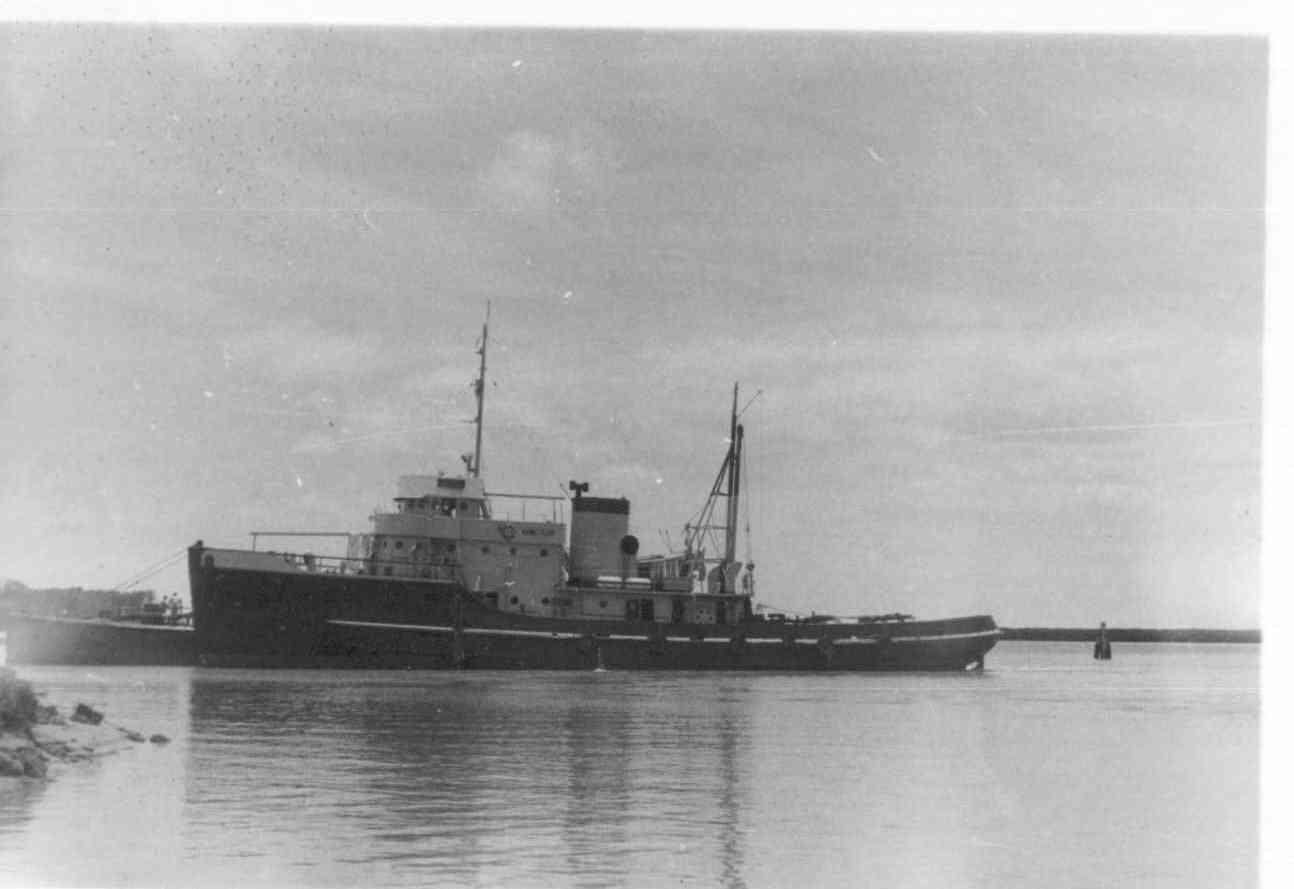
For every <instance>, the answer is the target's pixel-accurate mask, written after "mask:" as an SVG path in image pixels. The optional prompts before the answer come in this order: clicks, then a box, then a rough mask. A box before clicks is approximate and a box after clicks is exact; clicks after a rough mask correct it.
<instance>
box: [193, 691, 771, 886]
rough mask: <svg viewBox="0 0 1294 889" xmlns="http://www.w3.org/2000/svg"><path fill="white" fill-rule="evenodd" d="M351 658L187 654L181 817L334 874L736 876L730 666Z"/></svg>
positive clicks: (288, 876)
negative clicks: (436, 668)
mask: <svg viewBox="0 0 1294 889" xmlns="http://www.w3.org/2000/svg"><path fill="white" fill-rule="evenodd" d="M356 675H357V674H353V673H348V674H345V681H343V680H342V679H341V678H339V677H338V674H335V673H332V674H330V673H301V674H297V673H282V672H275V673H268V674H267V673H258V674H250V675H249V674H246V673H240V674H233V675H231V674H226V673H224V672H223V671H221V672H198V673H195V674H194V678H193V690H192V695H191V704H190V706H191V710H190V712H191V729H190V731H191V741H190V744H189V762H188V766H187V769H186V774H187V781H188V786H187V793H186V812H187V820H188V822H189V824H188V829H190V830H192V831H195V832H196V833H199V834H200V833H202V832H204V831H208V832H213V833H214V834H215V835H217V836H221V837H222V842H221V845H222V847H227V851H223V852H217V853H216V854H217V855H219V854H225V855H228V856H230V857H231V858H232V856H234V855H235V854H237V855H239V856H242V858H244V859H245V858H246V857H248V856H261V857H264V858H267V859H269V858H281V859H283V860H284V861H285V862H290V861H292V860H295V861H297V862H305V861H309V860H311V858H312V856H313V858H314V860H316V861H317V862H319V866H321V867H322V866H327V867H329V868H331V869H330V870H328V871H327V873H328V874H329V875H330V877H329V879H330V881H333V882H335V881H336V880H338V879H342V880H349V879H351V878H352V877H354V878H360V877H365V876H368V877H372V876H374V875H379V876H380V874H381V873H382V869H386V871H385V872H386V873H387V876H389V877H390V879H389V880H384V882H390V883H408V882H410V880H409V877H411V876H414V875H415V874H416V875H417V876H418V877H419V878H420V880H421V881H422V882H424V883H426V882H430V883H437V882H439V883H442V884H444V883H455V884H470V885H508V884H510V883H516V882H517V881H518V880H522V881H523V882H524V879H523V878H533V875H534V873H535V872H536V870H542V871H543V872H544V873H546V874H550V875H551V877H552V879H553V881H554V883H555V884H559V885H573V886H574V885H599V886H601V885H612V884H625V883H647V884H654V883H656V882H669V881H668V880H667V879H665V878H666V876H667V875H673V873H672V872H677V875H678V876H691V877H693V878H694V879H695V877H696V876H697V875H698V873H700V874H703V875H704V876H705V877H706V882H708V883H713V884H718V885H723V886H730V887H740V886H743V885H744V882H743V878H742V871H743V863H744V854H745V850H744V849H743V845H742V835H743V834H742V831H741V826H740V821H741V817H742V808H743V799H744V798H745V791H744V790H743V780H744V777H743V773H742V767H741V762H742V758H743V746H744V743H745V741H744V732H745V731H746V730H747V729H748V728H749V724H748V717H747V714H746V713H745V704H744V701H743V698H742V697H741V696H740V694H732V693H729V691H728V689H727V687H726V685H724V686H715V685H713V684H712V681H711V680H710V679H709V678H704V677H695V676H693V677H688V678H686V679H683V680H681V681H678V682H675V681H667V680H666V677H665V676H663V675H660V674H657V675H656V676H654V677H652V679H651V680H650V681H646V682H644V678H645V677H643V676H642V674H618V673H610V674H605V675H601V676H594V675H593V674H590V673H579V674H569V673H568V674H550V675H548V676H545V677H542V679H540V680H539V681H537V682H527V683H525V684H524V685H518V684H516V683H515V682H509V681H507V680H505V679H503V678H501V677H499V676H498V675H495V676H489V675H487V674H479V673H467V674H443V673H412V674H391V673H381V674H369V676H372V677H373V678H368V676H366V677H365V678H362V679H359V680H358V681H357V682H353V681H351V679H352V677H355V676H356ZM698 682H699V683H701V687H698V686H697V683H698ZM680 696H681V697H682V698H683V699H684V703H683V704H682V705H681V706H680V704H679V698H680ZM240 819H241V821H240ZM500 841H504V842H506V847H507V849H508V853H509V854H507V855H502V854H501V853H500V849H501V847H500V845H499V843H500ZM206 845H207V846H208V847H210V841H209V840H208V842H207V843H206ZM235 849H236V850H237V851H236V852H235V851H234V850H235ZM282 866H283V867H287V866H288V864H287V863H284V864H283V865H282ZM298 866H304V865H300V864H298ZM348 868H349V869H351V870H348ZM217 870H218V867H217ZM314 873H316V874H323V873H324V871H315V872H314ZM268 876H270V877H281V878H282V880H283V881H286V882H294V883H300V882H302V877H301V874H300V873H299V872H295V873H270V874H269V875H268ZM656 876H659V877H660V878H661V879H659V880H657V879H655V877H656ZM649 877H650V879H649ZM309 881H310V878H309V874H307V875H306V882H309ZM673 882H678V881H677V879H675V880H674V881H673Z"/></svg>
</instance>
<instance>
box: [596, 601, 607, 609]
mask: <svg viewBox="0 0 1294 889" xmlns="http://www.w3.org/2000/svg"><path fill="white" fill-rule="evenodd" d="M598 607H599V608H606V607H607V600H606V599H603V600H602V601H601V602H599V603H598Z"/></svg>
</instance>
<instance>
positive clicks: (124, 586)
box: [113, 546, 189, 592]
mask: <svg viewBox="0 0 1294 889" xmlns="http://www.w3.org/2000/svg"><path fill="white" fill-rule="evenodd" d="M188 551H189V548H188V547H187V546H182V547H180V548H179V549H178V550H176V551H175V552H173V553H171V554H170V555H168V556H166V557H165V558H163V559H161V560H160V561H158V562H155V563H153V564H152V565H150V566H149V567H147V568H145V569H144V570H142V571H140V572H138V573H136V574H133V575H131V576H130V577H129V578H127V579H126V580H123V581H122V582H121V583H119V584H117V585H116V586H115V587H113V590H114V591H116V592H125V591H126V590H128V589H130V588H131V587H133V586H134V585H135V584H137V583H141V582H142V581H145V580H147V579H148V578H149V577H152V576H153V575H154V574H157V573H158V572H159V571H162V570H163V569H165V568H169V567H170V566H171V565H173V564H175V563H176V562H178V561H179V560H180V559H182V558H183V557H184V555H185V554H186V553H187V552H188Z"/></svg>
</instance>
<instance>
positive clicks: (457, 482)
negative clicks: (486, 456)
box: [395, 475, 490, 519]
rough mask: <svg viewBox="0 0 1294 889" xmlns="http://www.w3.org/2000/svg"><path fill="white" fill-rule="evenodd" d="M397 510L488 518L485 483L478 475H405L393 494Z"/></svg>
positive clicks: (461, 517) (432, 514)
mask: <svg viewBox="0 0 1294 889" xmlns="http://www.w3.org/2000/svg"><path fill="white" fill-rule="evenodd" d="M395 507H396V512H398V513H415V514H418V515H427V516H443V517H445V518H451V519H488V518H489V517H490V513H489V506H488V504H487V502H486V499H485V485H484V483H483V482H482V481H481V479H479V478H461V477H457V476H446V475H437V476H428V475H404V476H401V477H400V480H399V482H398V485H397V489H396V495H395Z"/></svg>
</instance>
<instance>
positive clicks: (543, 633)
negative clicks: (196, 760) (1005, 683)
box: [328, 620, 1002, 645]
mask: <svg viewBox="0 0 1294 889" xmlns="http://www.w3.org/2000/svg"><path fill="white" fill-rule="evenodd" d="M328 623H330V624H333V625H335V626H339V627H363V628H367V629H374V630H412V631H414V632H420V633H453V632H454V628H453V627H447V626H441V625H436V624H392V623H378V622H375V621H365V620H330V621H328ZM461 632H462V634H463V635H464V636H514V637H520V638H527V639H583V638H585V637H587V636H589V635H592V637H593V638H594V639H607V640H610V641H615V642H650V641H651V637H650V636H624V635H619V634H614V633H613V634H609V635H606V636H601V635H598V634H596V633H594V634H588V633H568V632H561V631H557V630H505V629H502V628H485V627H464V628H463V629H462V630H461ZM1000 635H1002V631H1001V630H981V631H979V632H977V633H948V634H946V635H942V636H892V637H890V641H891V642H942V641H946V640H950V639H986V638H988V637H990V636H994V637H996V636H1000ZM826 638H827V639H830V640H831V642H832V644H833V645H876V644H878V643H879V642H880V641H881V639H880V638H879V637H876V636H868V637H866V638H862V639H860V638H858V637H856V636H847V637H845V638H832V637H830V636H828V637H826ZM665 641H666V642H697V641H700V642H712V643H718V644H722V645H727V644H728V643H730V642H732V641H733V639H732V637H730V636H708V637H706V638H705V639H701V640H697V639H693V638H691V637H689V636H666V637H665ZM745 641H746V643H747V644H748V645H784V644H786V640H785V639H776V638H773V639H770V638H768V637H764V636H761V637H758V638H754V639H751V638H747V639H746V640H745ZM793 641H794V642H795V644H797V645H818V644H819V643H820V642H821V641H822V640H821V639H817V638H813V639H805V638H797V639H795V640H793Z"/></svg>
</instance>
